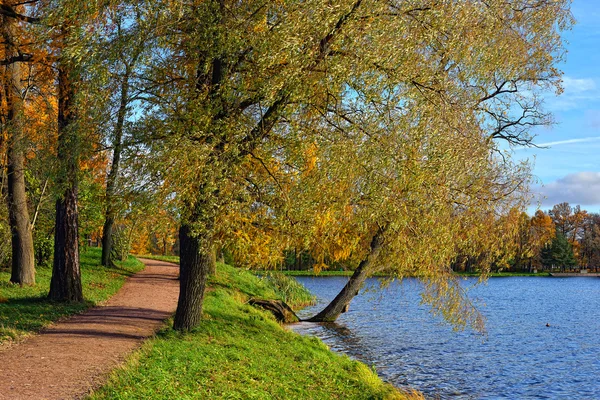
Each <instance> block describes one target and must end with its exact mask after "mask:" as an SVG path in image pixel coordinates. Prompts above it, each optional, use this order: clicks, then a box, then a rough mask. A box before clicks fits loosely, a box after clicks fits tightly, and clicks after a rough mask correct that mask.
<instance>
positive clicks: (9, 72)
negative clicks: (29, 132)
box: [2, 17, 35, 285]
mask: <svg viewBox="0 0 600 400" xmlns="http://www.w3.org/2000/svg"><path fill="white" fill-rule="evenodd" d="M16 24H17V22H16V20H15V19H14V18H10V17H3V18H2V35H3V38H4V54H5V56H6V57H7V58H8V57H9V56H12V55H16V54H18V50H17V49H16V45H15V43H16V41H15V39H16V36H17V34H16V32H15V29H16ZM22 89H23V86H22V84H21V64H20V62H13V63H11V64H8V65H6V67H5V74H4V82H3V92H4V93H3V94H4V98H5V100H6V106H7V110H6V120H5V121H3V125H4V126H5V127H7V128H8V129H7V130H8V135H9V139H8V151H7V164H8V165H7V167H8V168H7V170H8V171H7V172H8V197H7V202H8V220H9V225H10V231H11V245H12V246H11V247H12V270H11V276H10V281H11V282H13V283H17V284H20V285H33V284H35V266H34V252H33V235H32V228H31V221H30V219H29V210H28V208H27V193H26V188H25V143H24V142H25V136H24V134H23V125H24V121H23V98H22Z"/></svg>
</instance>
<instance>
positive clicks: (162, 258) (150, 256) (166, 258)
mask: <svg viewBox="0 0 600 400" xmlns="http://www.w3.org/2000/svg"><path fill="white" fill-rule="evenodd" d="M135 256H136V257H139V258H148V259H150V260H158V261H167V262H171V263H173V264H179V256H161V255H155V254H136V255H135Z"/></svg>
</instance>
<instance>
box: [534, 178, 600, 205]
mask: <svg viewBox="0 0 600 400" xmlns="http://www.w3.org/2000/svg"><path fill="white" fill-rule="evenodd" d="M534 191H535V192H537V193H539V195H541V196H543V197H544V198H543V199H542V204H543V205H545V206H553V205H554V204H558V203H562V202H567V203H570V204H573V205H576V204H581V205H600V172H589V171H588V172H578V173H574V174H568V175H566V176H565V177H563V178H560V179H557V180H555V181H554V182H550V183H548V184H546V185H544V186H538V187H536V188H534Z"/></svg>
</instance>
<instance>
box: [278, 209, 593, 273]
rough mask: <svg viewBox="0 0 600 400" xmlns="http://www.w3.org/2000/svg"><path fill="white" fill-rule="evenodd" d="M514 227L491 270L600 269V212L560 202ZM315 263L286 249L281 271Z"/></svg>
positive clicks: (468, 266) (465, 266) (464, 263)
mask: <svg viewBox="0 0 600 400" xmlns="http://www.w3.org/2000/svg"><path fill="white" fill-rule="evenodd" d="M516 218H519V223H518V225H517V226H518V230H517V231H516V232H515V233H514V235H512V236H508V237H506V240H512V241H515V246H514V249H515V250H514V254H513V256H512V257H511V258H510V261H509V263H508V264H505V263H503V264H495V265H492V266H491V270H492V271H498V270H502V271H527V272H533V271H535V270H537V271H551V270H555V271H557V270H560V271H567V270H574V269H579V268H587V269H590V270H591V271H597V270H600V214H598V213H590V212H588V211H586V210H582V209H581V207H580V206H578V205H577V206H573V207H572V206H571V205H570V204H569V203H560V204H557V205H555V206H554V207H552V209H550V210H547V211H542V210H538V211H536V213H535V214H534V215H533V216H529V215H528V214H527V213H524V212H523V213H520V215H518V216H517V217H516ZM315 264H317V262H316V261H315V260H314V259H313V258H312V257H311V256H310V255H309V254H307V253H306V252H302V251H294V250H293V249H292V250H289V251H287V252H286V256H285V260H284V262H283V264H282V265H281V268H282V269H284V270H293V271H299V270H309V269H312V268H313V267H314V265H315ZM328 266H329V269H334V270H347V269H353V266H352V265H349V264H344V263H335V265H329V264H328ZM482 267H483V266H482V265H480V263H479V262H478V260H475V259H461V258H460V257H458V259H457V260H456V262H455V263H454V264H453V265H452V268H453V269H454V270H456V271H459V272H475V271H477V270H479V269H480V268H482Z"/></svg>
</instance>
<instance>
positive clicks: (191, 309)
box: [173, 224, 215, 331]
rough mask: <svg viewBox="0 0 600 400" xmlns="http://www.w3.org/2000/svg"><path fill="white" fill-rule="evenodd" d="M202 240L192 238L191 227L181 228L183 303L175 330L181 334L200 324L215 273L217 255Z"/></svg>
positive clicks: (181, 303) (181, 300)
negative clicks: (206, 289)
mask: <svg viewBox="0 0 600 400" xmlns="http://www.w3.org/2000/svg"><path fill="white" fill-rule="evenodd" d="M202 239H203V238H201V237H194V236H193V235H192V234H191V227H190V226H189V225H186V224H182V225H181V227H180V228H179V243H180V257H179V268H180V275H179V300H178V302H177V311H176V312H175V321H174V322H173V328H174V329H177V330H180V331H189V330H191V329H192V328H194V327H195V326H197V325H198V324H199V323H200V320H201V319H202V303H203V301H204V289H205V287H206V280H207V278H208V275H209V274H210V272H211V271H213V270H214V264H215V256H214V251H213V250H212V249H211V248H209V249H208V251H207V250H206V249H205V247H207V246H206V244H205V243H203V242H204V240H202Z"/></svg>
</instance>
